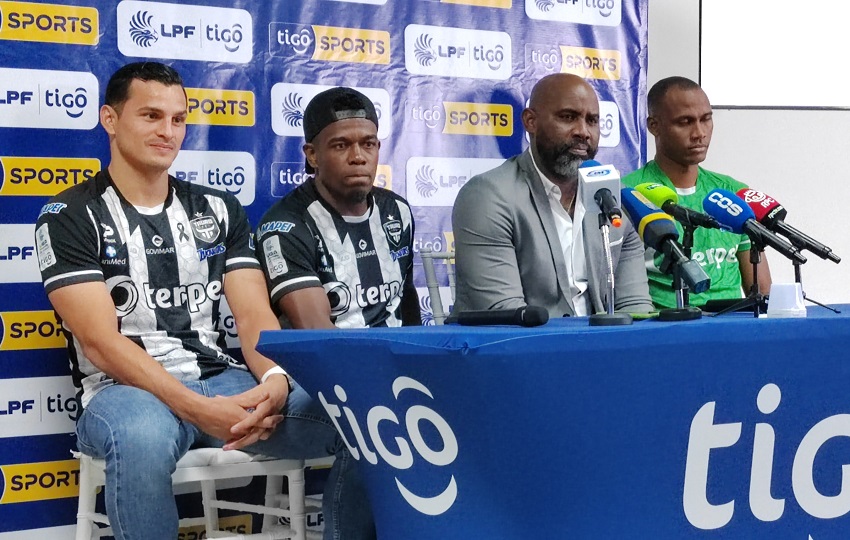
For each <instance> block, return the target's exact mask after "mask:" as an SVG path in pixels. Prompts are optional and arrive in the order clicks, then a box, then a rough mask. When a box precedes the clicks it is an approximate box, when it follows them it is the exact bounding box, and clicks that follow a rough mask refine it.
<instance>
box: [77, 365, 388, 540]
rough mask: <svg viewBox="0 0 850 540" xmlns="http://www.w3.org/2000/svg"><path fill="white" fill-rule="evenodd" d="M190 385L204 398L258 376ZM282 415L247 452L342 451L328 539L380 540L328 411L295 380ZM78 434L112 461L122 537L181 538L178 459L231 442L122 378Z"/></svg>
mask: <svg viewBox="0 0 850 540" xmlns="http://www.w3.org/2000/svg"><path fill="white" fill-rule="evenodd" d="M185 384H186V386H187V387H188V388H190V389H191V390H193V391H195V392H197V393H199V394H203V395H205V396H216V395H220V396H231V395H235V394H239V393H242V392H245V391H247V390H249V389H251V388H253V387H254V386H256V385H257V381H256V380H255V379H254V377H253V375H251V374H250V373H248V372H246V371H242V370H239V369H233V368H228V369H227V370H226V371H224V372H223V373H221V374H219V375H216V376H214V377H210V378H209V379H206V380H203V381H192V382H188V383H185ZM283 415H284V420H283V421H282V422H281V423H280V424H278V426H277V428H276V429H275V430H274V433H273V434H272V436H271V437H269V439H268V440H266V441H258V442H257V443H255V444H253V445H251V446H249V447H247V448H246V450H248V451H251V452H256V453H260V454H266V455H269V456H275V457H280V458H284V459H306V458H317V457H324V456H329V455H334V456H336V461H335V462H334V464H333V467H332V469H331V471H330V475H329V476H328V480H327V483H326V485H325V492H324V497H323V502H322V511H323V513H324V516H325V533H324V538H325V540H349V539H358V540H359V539H367V538H375V529H374V523H373V521H372V512H371V509H370V508H369V503H368V501H367V499H366V494H365V491H364V489H363V485H362V483H361V481H360V478H359V475H358V473H357V471H356V470H355V465H356V464H355V462H354V460H353V459H352V458H351V455H350V454H349V453H348V449H347V448H346V447H345V444H343V443H342V441H341V439H340V437H339V436H338V434H337V432H336V429H335V428H334V426H333V424H332V423H331V421H330V419H329V418H328V416H327V414H326V413H325V410H324V409H323V408H322V406H321V405H320V404H319V403H317V402H316V401H314V400H313V399H311V398H310V396H309V395H308V394H307V393H306V392H305V391H304V390H303V389H302V388H301V387H300V386H298V385H297V384H296V385H294V386H293V389H292V391H291V392H290V394H289V399H288V400H287V402H286V406H285V407H284V409H283ZM77 439H78V443H77V445H78V447H79V449H80V451H81V452H83V453H84V454H87V455H89V456H92V457H95V458H101V459H104V460H105V461H106V491H105V495H104V496H105V500H106V512H107V514H108V516H109V520H110V522H111V524H112V529H113V531H114V532H115V538H116V540H174V539H176V538H177V529H178V526H177V522H178V515H177V504H176V502H175V500H174V492H173V490H172V487H171V474H172V473H173V472H174V470H175V468H176V464H177V461H178V460H179V459H180V458H181V457H182V456H183V455H184V454H185V453H186V452H187V451H188V450H189V449H190V448H199V447H221V446H223V445H224V442H223V441H221V440H219V439H216V438H214V437H212V436H210V435H208V434H206V433H204V432H202V431H200V430H199V429H198V428H196V427H195V426H194V425H192V424H190V423H189V422H185V421H183V420H181V419H180V418H178V417H177V416H175V415H174V414H173V413H172V412H171V410H170V409H169V408H168V407H166V406H165V404H163V403H162V402H161V401H159V399H157V398H156V397H154V395H153V394H150V393H148V392H146V391H144V390H140V389H138V388H134V387H131V386H124V385H118V384H116V385H113V386H110V387H108V388H105V389H103V390H101V391H100V392H98V393H97V394H96V395H95V396H94V397H93V398H92V399H91V401H90V402H89V404H88V406H87V407H86V408H85V410H84V411H83V414H82V415H81V417H80V419H79V421H78V423H77Z"/></svg>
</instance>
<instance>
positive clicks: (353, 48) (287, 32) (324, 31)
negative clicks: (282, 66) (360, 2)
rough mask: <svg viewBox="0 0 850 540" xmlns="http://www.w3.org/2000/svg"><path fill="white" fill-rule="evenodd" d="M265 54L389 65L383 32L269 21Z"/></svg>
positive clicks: (386, 36) (387, 40)
mask: <svg viewBox="0 0 850 540" xmlns="http://www.w3.org/2000/svg"><path fill="white" fill-rule="evenodd" d="M269 54H271V55H272V56H307V55H309V57H310V58H312V59H313V60H319V61H323V62H352V63H358V64H389V63H390V33H389V32H387V31H384V30H368V29H362V28H341V27H336V26H318V25H306V24H292V23H281V22H273V23H271V24H270V25H269Z"/></svg>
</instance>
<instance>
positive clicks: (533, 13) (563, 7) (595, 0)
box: [525, 0, 623, 26]
mask: <svg viewBox="0 0 850 540" xmlns="http://www.w3.org/2000/svg"><path fill="white" fill-rule="evenodd" d="M525 13H526V15H528V17H529V18H531V19H537V20H542V21H559V22H569V23H578V24H592V25H598V26H619V25H620V21H621V20H622V18H623V0H525Z"/></svg>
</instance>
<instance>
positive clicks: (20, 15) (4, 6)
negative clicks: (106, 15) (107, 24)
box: [0, 1, 100, 45]
mask: <svg viewBox="0 0 850 540" xmlns="http://www.w3.org/2000/svg"><path fill="white" fill-rule="evenodd" d="M99 36H100V31H99V28H98V12H97V10H96V9H94V8H89V7H77V6H65V5H61V4H36V3H32V2H2V1H0V39H7V40H12V41H37V42H42V43H66V44H69V45H97V42H98V38H99Z"/></svg>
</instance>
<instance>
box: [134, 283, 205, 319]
mask: <svg viewBox="0 0 850 540" xmlns="http://www.w3.org/2000/svg"><path fill="white" fill-rule="evenodd" d="M142 287H143V291H142V295H141V296H142V298H144V300H145V304H146V305H147V306H148V308H150V309H157V308H162V309H167V308H176V307H183V306H186V308H187V309H188V310H189V312H191V313H197V312H198V311H200V310H201V306H202V305H203V304H204V303H206V302H217V301H218V300H220V299H221V281H218V280H215V281H210V282H209V283H206V284H204V283H190V284H188V285H178V286H176V287H170V288H169V287H163V288H160V289H155V288H153V287H151V285H150V283H144V284H143V285H142Z"/></svg>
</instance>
